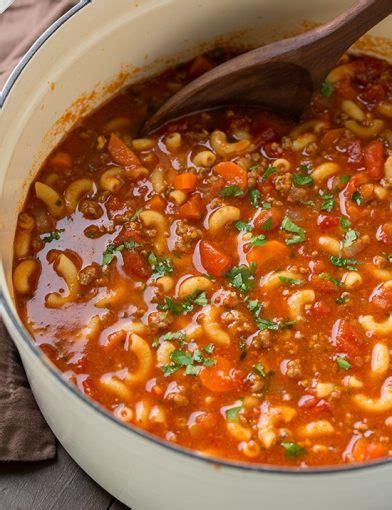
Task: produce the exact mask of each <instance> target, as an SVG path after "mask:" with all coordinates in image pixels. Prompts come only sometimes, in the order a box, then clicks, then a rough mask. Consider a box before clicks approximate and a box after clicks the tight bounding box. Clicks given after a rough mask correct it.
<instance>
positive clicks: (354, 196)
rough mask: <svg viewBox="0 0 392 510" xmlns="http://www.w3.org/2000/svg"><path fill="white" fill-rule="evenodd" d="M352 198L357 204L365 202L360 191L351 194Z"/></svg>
mask: <svg viewBox="0 0 392 510" xmlns="http://www.w3.org/2000/svg"><path fill="white" fill-rule="evenodd" d="M351 200H352V201H353V202H354V203H356V204H357V205H362V204H363V196H362V195H361V193H360V192H359V191H354V193H353V194H352V195H351Z"/></svg>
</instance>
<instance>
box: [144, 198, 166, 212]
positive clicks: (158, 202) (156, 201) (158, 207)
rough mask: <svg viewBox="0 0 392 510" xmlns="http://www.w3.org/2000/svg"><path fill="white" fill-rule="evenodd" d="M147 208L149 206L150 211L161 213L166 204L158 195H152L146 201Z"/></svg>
mask: <svg viewBox="0 0 392 510" xmlns="http://www.w3.org/2000/svg"><path fill="white" fill-rule="evenodd" d="M148 206H149V208H150V209H154V211H162V210H163V209H164V208H165V206H166V202H165V200H164V199H163V198H162V197H160V196H159V195H154V196H153V197H152V198H151V199H150V200H149V201H148Z"/></svg>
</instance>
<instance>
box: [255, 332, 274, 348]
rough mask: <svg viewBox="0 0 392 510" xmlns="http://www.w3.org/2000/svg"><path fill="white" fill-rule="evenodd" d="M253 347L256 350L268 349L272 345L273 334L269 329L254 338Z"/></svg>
mask: <svg viewBox="0 0 392 510" xmlns="http://www.w3.org/2000/svg"><path fill="white" fill-rule="evenodd" d="M252 345H253V346H254V347H255V348H256V349H267V348H268V347H270V346H271V345H272V333H271V331H268V330H267V329H266V330H264V331H259V332H258V333H257V335H255V336H254V337H253V340H252Z"/></svg>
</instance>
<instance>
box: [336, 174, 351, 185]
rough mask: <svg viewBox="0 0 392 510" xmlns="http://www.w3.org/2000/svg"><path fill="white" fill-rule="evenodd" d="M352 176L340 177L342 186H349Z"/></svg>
mask: <svg viewBox="0 0 392 510" xmlns="http://www.w3.org/2000/svg"><path fill="white" fill-rule="evenodd" d="M350 178H351V176H350V175H339V181H340V182H341V183H342V184H347V183H348V181H349V180H350Z"/></svg>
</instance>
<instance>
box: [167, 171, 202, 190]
mask: <svg viewBox="0 0 392 510" xmlns="http://www.w3.org/2000/svg"><path fill="white" fill-rule="evenodd" d="M196 184H197V175H196V174H192V173H190V172H184V173H182V174H179V175H176V176H175V177H174V180H173V186H174V187H175V189H179V190H185V191H193V190H194V189H196Z"/></svg>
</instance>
